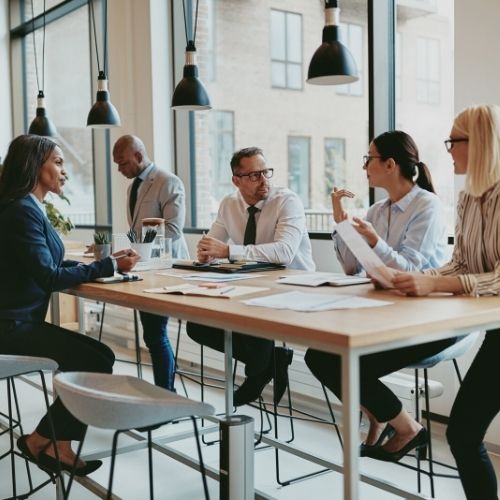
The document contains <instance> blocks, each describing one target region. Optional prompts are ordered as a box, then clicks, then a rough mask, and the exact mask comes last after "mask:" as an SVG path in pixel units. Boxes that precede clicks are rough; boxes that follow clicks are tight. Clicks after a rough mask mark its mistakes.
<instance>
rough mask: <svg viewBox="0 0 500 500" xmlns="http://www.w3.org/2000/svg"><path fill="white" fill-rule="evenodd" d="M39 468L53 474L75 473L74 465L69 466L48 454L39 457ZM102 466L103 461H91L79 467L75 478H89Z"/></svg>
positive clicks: (41, 454)
mask: <svg viewBox="0 0 500 500" xmlns="http://www.w3.org/2000/svg"><path fill="white" fill-rule="evenodd" d="M37 463H38V466H39V467H41V468H42V469H44V470H46V471H49V472H52V473H54V474H58V473H59V471H60V470H61V471H67V472H70V473H71V472H72V471H73V464H67V463H66V462H61V461H60V460H57V459H56V458H54V457H51V456H50V455H47V453H40V455H39V456H38V462H37ZM101 465H102V461H101V460H89V461H88V462H86V463H85V465H82V466H81V467H77V468H76V470H75V476H87V475H89V474H91V473H92V472H94V471H96V470H97V469H98V468H99V467H100V466H101Z"/></svg>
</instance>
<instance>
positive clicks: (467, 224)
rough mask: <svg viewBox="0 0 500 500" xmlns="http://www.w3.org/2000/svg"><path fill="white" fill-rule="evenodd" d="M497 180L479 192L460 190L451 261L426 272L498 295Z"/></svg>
mask: <svg viewBox="0 0 500 500" xmlns="http://www.w3.org/2000/svg"><path fill="white" fill-rule="evenodd" d="M499 207H500V183H497V184H496V185H495V186H494V187H493V189H491V191H489V192H487V193H485V194H484V195H483V196H482V197H481V196H472V195H470V194H468V193H465V192H461V193H460V196H459V199H458V205H457V223H456V228H455V246H454V248H453V255H452V258H451V261H450V262H449V263H448V264H446V265H445V266H443V267H441V268H439V269H429V270H428V271H426V274H434V275H442V276H457V277H458V279H459V280H460V281H461V283H462V286H463V288H464V290H465V293H467V294H469V295H472V296H480V295H500V245H499V241H500V208H499Z"/></svg>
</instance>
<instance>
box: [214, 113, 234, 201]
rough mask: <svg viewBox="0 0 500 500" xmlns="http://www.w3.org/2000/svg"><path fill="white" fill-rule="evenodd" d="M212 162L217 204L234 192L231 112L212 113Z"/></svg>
mask: <svg viewBox="0 0 500 500" xmlns="http://www.w3.org/2000/svg"><path fill="white" fill-rule="evenodd" d="M212 119H213V121H214V124H213V126H212V131H213V140H212V155H211V157H212V162H213V166H212V168H213V172H214V173H215V179H216V180H217V182H216V184H215V186H214V188H215V192H214V197H215V200H214V202H215V203H216V206H218V204H219V202H220V201H221V200H222V198H224V196H226V195H227V194H229V193H230V192H231V191H233V190H234V186H233V184H232V182H231V166H230V162H231V156H232V155H233V153H234V113H233V112H232V111H212Z"/></svg>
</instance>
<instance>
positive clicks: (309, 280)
mask: <svg viewBox="0 0 500 500" xmlns="http://www.w3.org/2000/svg"><path fill="white" fill-rule="evenodd" d="M370 281H371V280H370V278H366V277H363V276H347V275H345V274H337V273H333V274H321V273H315V274H294V275H293V276H284V277H283V278H280V279H278V280H277V283H281V284H284V285H302V286H321V285H331V286H349V285H362V284H364V283H370Z"/></svg>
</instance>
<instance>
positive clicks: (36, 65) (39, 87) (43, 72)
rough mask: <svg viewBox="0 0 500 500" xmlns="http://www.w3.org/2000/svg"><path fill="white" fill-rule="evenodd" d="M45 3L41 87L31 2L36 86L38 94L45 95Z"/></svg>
mask: <svg viewBox="0 0 500 500" xmlns="http://www.w3.org/2000/svg"><path fill="white" fill-rule="evenodd" d="M45 2H46V0H43V38H42V85H41V86H40V79H39V76H38V56H37V50H36V36H35V9H34V7H33V0H31V23H32V28H33V29H32V33H33V53H34V55H35V74H36V86H37V87H38V93H39V94H40V93H42V94H43V89H44V87H45V10H46V9H45Z"/></svg>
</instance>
